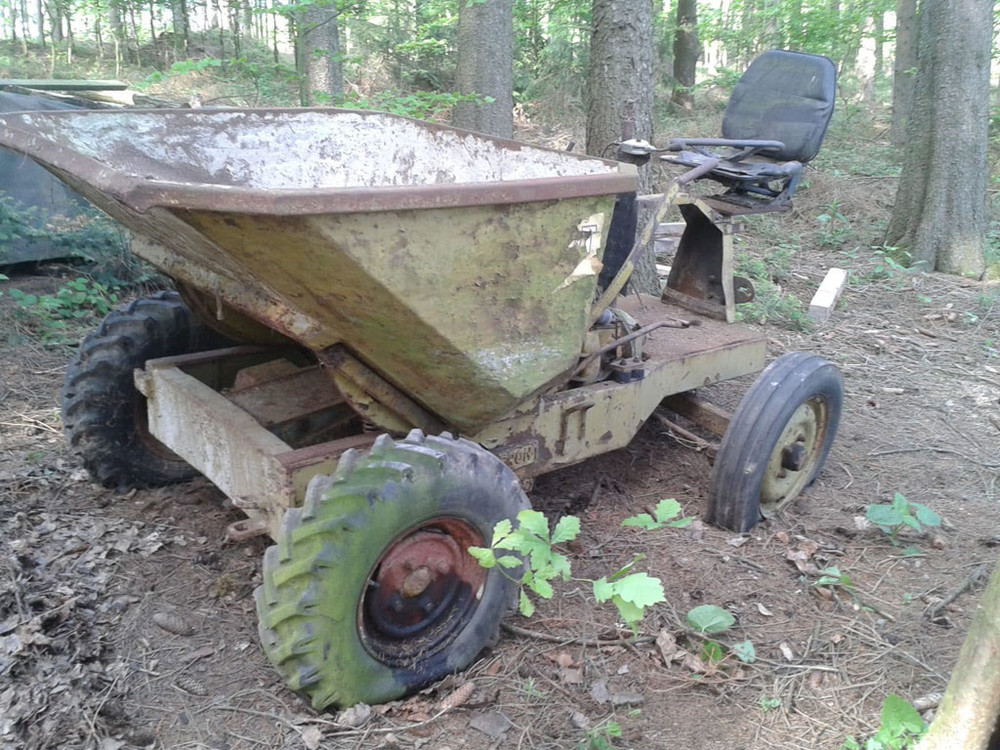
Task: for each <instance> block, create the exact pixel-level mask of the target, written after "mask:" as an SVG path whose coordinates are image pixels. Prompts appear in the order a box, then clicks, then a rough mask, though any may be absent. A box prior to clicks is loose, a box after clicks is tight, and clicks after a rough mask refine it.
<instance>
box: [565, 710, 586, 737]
mask: <svg viewBox="0 0 1000 750" xmlns="http://www.w3.org/2000/svg"><path fill="white" fill-rule="evenodd" d="M569 720H570V723H571V724H572V725H573V726H574V727H576V728H577V729H581V730H583V731H584V732H586V731H587V730H588V729H590V719H588V718H587V715H586V714H585V713H583V712H582V711H574V712H573V713H572V714H570V717H569Z"/></svg>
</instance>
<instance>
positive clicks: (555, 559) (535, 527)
mask: <svg viewBox="0 0 1000 750" xmlns="http://www.w3.org/2000/svg"><path fill="white" fill-rule="evenodd" d="M517 522H518V527H517V528H514V524H513V523H512V522H511V521H510V520H506V519H505V520H503V521H500V522H499V523H497V525H496V526H495V527H494V529H493V540H492V542H491V544H490V546H489V547H469V554H470V555H472V556H473V557H474V558H476V560H477V561H478V562H479V564H480V565H482V566H483V567H484V568H494V567H499V569H500V571H501V572H502V573H503V574H504V575H505V576H507V577H508V578H511V579H512V580H515V581H516V582H517V584H518V586H519V587H520V594H519V610H520V612H521V614H522V615H524V616H525V617H531V616H532V615H533V614H534V613H535V604H534V602H532V600H531V597H530V596H529V592H530V593H531V594H534V595H536V596H540V597H541V598H543V599H551V598H552V596H553V595H554V593H555V590H554V589H553V587H552V581H554V580H556V579H559V578H561V579H562V580H564V581H568V580H570V577H571V568H570V562H569V558H567V557H566V556H565V555H563V554H562V553H560V552H557V551H556V550H555V549H554V547H555V546H556V545H559V544H564V543H566V542H571V541H573V540H574V539H576V537H577V535H578V534H579V533H580V519H578V518H576V517H575V516H564V517H563V518H561V519H559V522H558V523H557V524H556V526H555V528H554V529H553V530H552V532H551V533H550V532H549V522H548V519H547V518H545V516H544V515H543V514H542V513H539V512H538V511H537V510H522V511H521V512H520V513H518V514H517ZM505 550H506V551H510V552H513V553H515V554H498V551H499V552H503V551H505ZM641 559H642V556H641V555H637V556H636V557H635V559H633V560H632V562H630V563H629V564H628V565H625V566H624V567H622V568H621V569H620V570H618V571H616V572H615V573H614V574H612V575H610V576H605V577H602V578H600V579H598V580H596V581H592V582H591V583H592V584H593V591H594V599H595V600H596V601H597V602H598V603H602V604H603V603H604V602H608V601H610V602H611V603H612V604H614V605H615V607H617V608H618V612H619V614H620V615H621V617H622V619H623V620H624V621H625V623H626V624H627V625H628V626H629V627H630V628H632V631H633V632H637V627H638V623H639V621H640V620H642V617H643V615H644V613H645V610H646V608H647V607H650V606H652V605H653V604H658V603H659V602H662V601H665V598H664V594H663V584H662V583H661V582H660V580H659V579H658V578H653V577H651V576H649V575H648V574H646V573H633V572H631V571H632V568H633V567H634V566H635V564H636V563H637V562H638V561H639V560H641ZM508 571H509V572H508ZM518 572H520V576H519V577H516V578H515V577H513V576H516V575H517V574H518Z"/></svg>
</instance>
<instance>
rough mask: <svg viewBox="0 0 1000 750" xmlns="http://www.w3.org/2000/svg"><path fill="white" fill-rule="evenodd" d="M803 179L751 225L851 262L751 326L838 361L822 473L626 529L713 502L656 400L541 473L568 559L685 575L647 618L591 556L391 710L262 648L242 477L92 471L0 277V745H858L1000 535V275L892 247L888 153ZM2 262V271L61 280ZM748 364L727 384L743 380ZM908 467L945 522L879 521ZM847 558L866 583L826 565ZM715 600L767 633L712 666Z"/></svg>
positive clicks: (808, 273) (22, 281)
mask: <svg viewBox="0 0 1000 750" xmlns="http://www.w3.org/2000/svg"><path fill="white" fill-rule="evenodd" d="M844 153H846V151H845V152H844ZM854 158H855V159H856V161H855V164H861V163H863V161H864V157H863V155H860V156H859V155H856V156H855V157H854ZM809 183H810V184H809V186H808V187H807V188H806V189H803V190H802V191H801V193H800V196H799V197H798V199H797V202H796V209H795V211H793V212H792V213H791V214H790V215H785V216H779V217H776V218H768V219H766V220H758V221H755V222H749V226H748V230H747V233H746V235H745V237H746V239H745V241H744V242H743V244H742V245H741V250H740V252H741V256H742V257H743V262H744V264H751V265H752V264H753V263H754V262H757V263H758V264H760V263H763V264H764V265H765V266H766V267H767V269H768V271H767V273H768V274H769V276H770V278H771V279H772V281H773V282H774V283H775V284H776V285H777V286H780V291H781V297H780V298H781V299H786V300H787V299H790V298H791V297H792V296H794V297H797V298H798V299H800V300H803V301H806V303H808V300H809V298H810V297H811V296H812V293H813V291H814V290H815V289H816V287H817V286H818V284H819V282H820V280H821V279H822V278H823V276H824V274H825V273H826V271H827V269H828V268H829V267H831V266H840V267H843V268H846V269H847V270H848V271H849V273H850V284H849V286H848V288H847V289H846V291H845V292H844V295H843V300H842V302H841V304H840V306H839V307H838V309H837V310H836V311H835V313H834V315H833V316H832V318H831V319H830V320H829V321H828V322H827V323H824V324H821V325H818V326H815V327H813V328H812V329H811V330H810V331H805V332H800V331H795V330H792V329H791V328H789V327H787V325H786V324H787V323H789V321H791V322H794V320H795V317H794V316H792V317H791V318H789V317H788V315H787V310H786V311H785V312H782V308H780V305H779V306H776V307H771V308H767V307H766V305H767V304H768V303H767V301H766V300H763V301H762V302H761V305H762V306H763V307H758V308H757V310H756V313H754V314H752V315H748V317H751V318H754V319H757V320H765V319H767V322H766V323H764V324H763V325H760V324H757V323H750V325H753V326H754V327H756V328H758V329H759V330H762V331H765V332H766V333H767V335H768V337H769V349H770V352H769V353H770V355H771V356H772V357H774V356H777V355H780V354H781V353H783V352H786V351H793V350H802V351H808V352H815V353H817V354H820V355H822V356H824V357H826V358H828V359H829V360H831V361H832V362H834V363H836V364H837V365H838V366H839V368H840V370H841V372H842V373H843V375H844V383H845V390H846V401H845V405H844V414H843V421H842V423H841V427H840V433H839V435H838V438H837V442H836V444H835V446H834V448H833V451H832V453H831V455H830V458H829V461H828V463H827V465H826V469H825V471H824V472H823V473H822V475H821V476H820V478H819V480H818V481H817V482H816V484H815V485H814V486H813V487H811V488H810V489H809V490H808V492H806V493H805V495H804V496H803V497H802V498H801V499H800V500H799V501H798V502H796V503H795V504H794V505H793V506H792V507H790V508H788V509H787V510H785V511H783V512H782V513H781V514H780V515H779V516H778V517H777V518H775V519H773V520H769V521H766V522H763V523H761V524H760V525H759V526H757V527H756V528H755V529H753V531H752V532H751V533H750V534H747V535H736V534H732V533H728V532H725V531H721V530H718V529H715V528H712V527H710V526H708V525H705V524H702V523H700V522H698V523H695V524H693V525H692V526H689V527H687V528H681V529H661V530H659V531H641V530H639V529H635V528H623V527H622V526H621V522H622V520H623V519H625V518H627V517H629V516H632V515H635V514H637V513H641V512H645V511H647V510H648V509H649V508H650V507H651V506H653V505H655V504H656V502H657V501H659V500H660V499H663V498H676V499H677V500H678V501H679V502H680V503H681V505H682V506H683V508H684V512H685V514H686V515H693V516H698V515H701V514H702V513H703V511H704V507H705V502H706V497H707V491H708V477H709V472H710V464H709V462H708V460H707V458H706V457H705V455H704V454H703V453H700V452H698V451H696V450H694V449H692V448H691V447H690V446H688V445H684V444H681V443H680V442H678V440H676V439H674V438H673V437H672V436H671V435H670V434H669V433H668V432H667V431H666V430H665V429H663V428H661V427H660V426H659V425H658V424H656V423H649V424H647V425H646V427H645V428H643V430H642V431H641V432H640V434H639V435H638V436H637V437H636V439H635V440H634V441H633V442H632V444H631V445H630V446H629V447H628V448H626V449H624V450H620V451H617V452H615V453H612V454H609V455H606V456H603V457H599V458H595V459H592V460H590V461H588V462H586V463H585V464H583V465H581V466H578V467H575V468H573V469H571V470H566V471H562V472H558V473H555V474H552V475H549V476H546V477H543V478H542V479H540V480H539V481H538V482H537V483H536V485H535V487H534V490H533V491H532V492H531V499H532V502H533V504H534V506H535V507H536V508H537V509H540V510H542V511H544V512H546V514H548V515H549V516H550V518H552V519H553V520H554V519H556V518H558V517H560V516H561V515H563V514H567V513H572V514H574V515H577V516H578V517H580V519H581V521H582V529H581V534H580V537H579V540H578V543H577V544H575V545H574V546H573V547H572V550H571V552H570V556H571V559H572V562H573V566H574V574H575V575H577V576H580V577H581V578H597V577H599V576H601V575H606V574H608V573H609V572H612V571H614V570H616V569H618V567H620V566H621V565H623V564H625V563H628V562H629V561H630V560H632V559H633V557H634V556H635V555H636V554H638V553H641V554H644V555H645V559H644V560H642V562H641V563H640V566H641V569H643V570H646V571H648V572H649V573H650V574H652V575H656V576H658V577H660V578H661V579H662V580H663V583H664V587H665V591H666V598H667V602H666V603H665V604H661V605H656V606H654V607H651V608H650V611H649V612H648V614H647V616H646V618H645V620H644V621H643V622H642V624H641V626H640V637H639V638H638V639H637V640H635V641H629V640H627V639H626V636H627V635H628V633H627V632H625V633H623V631H622V630H621V628H620V626H619V625H618V623H616V618H615V612H614V611H613V609H611V608H610V607H599V606H597V605H594V604H593V601H592V600H591V599H590V598H589V596H588V595H587V594H586V591H587V589H588V588H589V585H588V584H584V583H575V582H571V583H568V584H564V585H562V586H561V587H560V588H559V589H558V591H557V594H556V596H555V598H554V599H552V600H551V601H549V602H542V603H541V604H540V606H539V608H538V611H537V612H536V613H535V615H534V616H533V617H532V618H530V619H525V618H522V617H520V616H517V615H514V614H512V615H511V616H510V617H509V618H508V619H507V620H506V625H507V626H508V627H506V628H505V629H504V631H503V632H502V637H501V639H500V641H499V643H497V645H496V646H495V647H494V648H492V649H490V650H488V651H487V652H486V653H485V654H484V655H483V656H482V658H480V659H479V660H478V661H477V662H475V663H474V664H473V665H472V666H471V667H470V668H469V669H468V670H467V671H465V672H463V673H461V674H459V675H456V676H454V677H451V678H448V679H447V680H445V681H444V682H442V683H440V684H438V685H436V686H433V687H431V688H429V689H427V690H425V691H424V692H423V693H420V694H418V695H416V696H413V697H411V698H409V699H406V700H402V701H398V702H395V703H391V704H388V705H385V706H376V707H373V708H372V710H371V711H370V712H368V711H365V710H357V709H356V710H353V711H351V712H349V713H340V714H337V713H334V712H330V713H316V712H314V711H312V710H311V709H310V708H309V707H308V705H307V704H306V703H305V702H303V701H302V700H301V699H299V698H298V697H297V696H296V695H295V694H293V693H291V692H290V691H288V690H287V689H286V688H285V687H284V686H283V684H282V682H281V681H280V679H279V678H278V676H277V674H276V673H275V672H274V670H273V669H272V668H271V667H270V666H269V665H268V663H267V662H266V660H265V658H264V656H263V654H262V652H261V650H260V647H259V646H258V642H257V636H256V624H255V614H254V606H253V597H252V591H253V588H254V586H255V585H256V584H257V583H258V582H259V580H260V561H261V557H262V554H263V551H264V548H265V542H264V540H262V539H256V540H251V541H249V542H245V543H240V544H224V543H223V542H222V537H223V533H224V530H225V528H226V526H227V525H228V524H229V523H231V522H233V521H235V520H238V519H239V518H240V515H239V513H238V512H237V511H235V510H234V509H232V507H231V506H230V507H227V502H226V500H225V498H224V497H223V495H222V494H221V493H220V492H219V491H218V490H216V489H215V488H214V487H213V486H211V485H210V484H209V483H208V482H207V481H205V480H196V481H193V482H190V483H188V484H184V485H180V486H174V487H169V488H165V489H156V490H138V491H135V490H133V491H129V492H126V493H124V494H122V493H118V492H115V491H112V490H107V489H102V488H100V487H97V486H96V485H94V484H92V483H91V482H90V481H89V480H88V478H87V476H86V474H85V472H83V470H82V469H81V468H80V467H79V465H78V463H77V461H76V460H74V458H73V457H72V456H71V455H70V453H69V451H68V450H67V448H66V446H65V445H64V443H63V440H62V435H61V423H60V416H59V409H58V404H59V391H60V388H61V385H62V379H63V377H64V374H65V369H66V365H67V362H68V361H69V359H70V358H71V356H72V349H71V347H70V346H67V345H62V346H60V345H54V346H53V345H46V346H43V345H42V344H40V343H39V342H38V339H37V338H35V337H34V336H33V335H32V334H33V331H32V330H31V327H30V325H28V324H27V323H26V322H25V319H24V316H23V315H22V314H21V311H19V310H18V309H17V307H16V305H15V303H14V301H13V300H12V299H11V298H10V295H9V294H5V295H4V296H3V297H0V456H2V464H0V498H2V500H0V528H2V534H0V748H3V749H4V750H7V749H8V748H9V749H11V750H14V749H17V750H21V749H31V750H35V749H41V748H94V749H96V750H119V748H133V747H156V748H164V749H167V748H170V749H178V750H179V749H180V748H192V749H194V748H213V749H215V750H255V749H258V748H267V749H271V748H284V749H287V750H293V749H298V748H317V747H323V748H366V749H367V748H420V747H425V748H435V749H436V750H444V749H445V748H448V749H450V750H458V748H486V747H489V748H510V749H511V750H513V749H514V748H534V749H537V750H541V749H543V748H559V749H564V748H585V749H588V748H593V749H594V750H601V749H602V748H636V749H637V750H639V749H642V748H667V747H679V748H693V749H702V748H704V749H706V750H715V749H716V748H717V749H718V750H740V749H742V748H751V747H752V748H762V747H776V748H803V749H806V748H808V749H809V750H822V749H826V748H829V749H831V750H835V749H837V748H840V747H841V745H842V744H843V743H844V741H845V739H846V738H847V737H848V736H852V735H853V736H855V737H859V738H862V737H866V736H868V735H870V734H871V733H872V732H873V731H874V730H875V729H876V728H877V727H878V725H879V722H880V719H879V715H880V709H881V706H882V703H883V701H884V699H885V698H886V696H887V695H889V694H890V693H894V694H896V695H899V696H901V697H903V698H905V699H906V700H909V701H917V700H918V699H926V698H927V696H929V695H932V694H933V693H935V692H940V691H942V690H943V689H944V687H945V685H946V683H947V680H948V676H949V674H950V671H951V669H952V667H953V665H954V663H955V659H956V656H957V654H958V651H959V648H960V646H961V644H962V640H963V638H964V635H965V632H966V630H967V628H968V625H969V623H970V621H971V617H972V614H973V612H974V610H975V607H976V603H977V601H978V598H979V596H980V594H981V585H982V582H983V581H985V576H986V575H988V573H989V570H990V569H991V568H992V565H993V561H994V559H995V557H996V549H995V548H996V547H997V546H998V545H1000V504H998V501H1000V488H998V486H997V485H998V476H1000V401H998V398H1000V300H998V294H1000V289H998V286H997V284H996V282H992V283H990V282H974V281H968V280H963V279H960V278H955V277H947V276H942V275H937V274H926V273H921V272H914V271H906V270H903V269H901V268H899V267H898V266H897V265H895V264H894V263H891V262H887V261H886V256H885V253H884V248H883V249H882V250H879V249H878V242H877V241H876V240H874V239H873V236H874V235H875V234H876V233H877V231H878V226H879V225H880V224H881V225H884V220H885V216H886V211H887V207H888V206H889V205H890V204H891V201H892V198H893V191H894V181H893V180H892V179H891V177H887V176H885V175H879V174H871V173H864V170H861V169H853V170H851V169H846V168H845V167H843V165H842V164H839V165H838V164H837V163H836V162H835V161H833V160H828V161H826V162H822V161H820V162H818V166H817V169H816V170H813V171H812V172H811V173H810V177H809ZM822 216H826V217H827V218H826V219H822V218H820V217H822ZM8 273H10V275H12V279H11V280H10V281H6V282H0V291H8V290H9V289H11V288H14V287H17V288H20V289H22V290H26V291H35V292H46V291H48V292H51V291H53V290H54V289H55V288H56V287H58V286H59V284H60V283H62V281H61V280H60V279H59V278H56V277H53V276H52V275H49V274H41V273H39V272H38V271H37V270H29V271H27V272H25V271H24V270H23V269H22V270H21V272H20V273H14V272H8ZM74 273H75V272H74ZM772 291H773V290H772ZM3 342H6V344H5V343H3ZM751 380H752V378H747V379H744V380H743V381H737V382H732V383H726V384H722V385H719V386H716V387H713V388H710V389H706V391H705V393H704V394H703V395H706V396H707V397H709V398H711V399H712V400H715V401H716V402H718V403H720V404H721V405H722V406H725V407H728V408H734V407H735V405H736V403H737V402H738V399H739V398H740V396H741V394H742V393H743V392H744V391H745V389H746V388H747V387H748V385H749V383H750V382H751ZM894 493H902V494H903V495H904V496H905V497H906V498H907V499H908V500H910V501H913V502H918V503H922V504H924V505H926V506H928V507H929V508H931V509H933V510H934V511H935V512H936V513H938V514H940V516H941V517H942V518H943V522H942V525H941V526H940V527H939V528H935V529H931V530H930V531H929V532H928V533H924V534H916V533H908V534H904V538H903V540H902V541H903V544H901V545H899V546H894V544H893V543H892V542H891V540H890V539H889V537H888V536H887V535H886V534H884V533H882V532H881V531H880V530H879V529H878V528H863V527H864V526H865V524H864V523H862V522H860V521H859V519H860V518H863V517H864V516H865V512H866V508H867V507H868V506H869V505H870V504H874V503H887V502H890V501H891V500H892V498H893V496H894ZM907 547H912V548H915V549H909V550H907V549H906V548H907ZM907 552H908V553H907ZM832 566H834V567H836V568H838V570H839V571H840V573H841V574H842V576H845V577H846V578H845V579H842V580H841V583H842V584H843V585H831V586H825V587H819V586H817V585H816V580H817V573H818V571H819V570H820V569H824V568H828V567H832ZM848 579H849V580H848ZM848 584H849V585H848ZM700 604H714V605H718V606H721V607H725V608H726V609H727V610H728V611H729V612H730V613H731V614H733V615H734V616H735V618H736V624H735V626H734V627H733V628H731V629H730V630H729V631H728V632H726V633H724V634H722V635H721V636H720V640H721V641H722V642H723V643H727V644H731V643H734V642H736V641H744V640H748V639H749V640H750V641H752V642H753V644H754V648H755V652H756V660H755V661H753V663H741V662H736V661H735V659H733V658H732V656H730V657H727V658H726V659H725V660H724V661H723V662H721V663H720V664H716V665H714V666H713V667H709V668H708V669H707V671H706V670H705V668H704V665H703V664H700V663H699V662H697V661H696V660H691V659H688V660H684V659H683V658H680V657H676V656H674V657H671V649H672V645H671V644H672V643H674V642H676V644H678V645H679V646H680V647H682V648H685V649H687V650H688V651H692V652H694V653H697V652H698V651H699V650H700V649H701V648H702V640H701V639H699V638H697V637H696V636H694V635H693V634H692V633H691V630H690V626H689V625H688V624H687V623H686V622H685V613H686V612H687V611H688V610H690V609H691V608H692V607H694V606H697V605H700ZM165 616H166V617H165ZM154 617H155V618H156V619H157V620H158V621H159V622H161V623H162V622H168V623H169V622H170V621H171V617H173V618H180V619H181V620H183V621H184V622H185V623H187V624H188V625H190V630H189V631H188V633H189V634H187V635H178V634H174V633H172V632H169V631H168V630H165V629H163V628H162V627H160V626H158V625H157V624H156V622H154ZM665 657H666V658H665ZM693 668H694V669H693ZM695 670H700V671H695ZM468 683H471V684H472V686H473V687H472V688H462V686H463V685H465V684H468ZM470 690H471V694H470V692H469V691H470ZM456 691H457V692H456ZM926 702H929V703H933V699H930V700H929V701H926ZM617 735H620V736H617Z"/></svg>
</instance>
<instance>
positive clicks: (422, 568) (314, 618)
mask: <svg viewBox="0 0 1000 750" xmlns="http://www.w3.org/2000/svg"><path fill="white" fill-rule="evenodd" d="M527 507H528V499H527V497H526V496H525V494H524V492H523V491H522V490H521V487H520V484H519V483H518V481H517V478H516V477H515V476H514V474H513V472H511V470H510V469H508V468H507V467H506V466H505V465H504V464H503V463H502V462H501V461H500V460H499V459H498V458H496V457H495V456H493V455H491V454H490V453H487V452H486V451H484V450H483V449H482V448H480V447H479V446H477V445H476V444H474V443H471V442H469V441H467V440H456V439H454V438H452V437H451V436H449V435H441V436H439V437H425V436H424V435H423V433H421V432H420V431H419V430H413V431H412V432H410V434H409V435H408V436H407V437H406V438H405V439H404V440H399V441H393V440H392V439H390V438H389V437H388V436H386V435H383V436H381V437H379V438H378V439H377V440H376V441H375V444H374V445H373V446H372V449H371V451H370V452H369V454H368V455H362V454H359V453H357V452H356V451H348V452H347V453H345V454H344V455H343V456H342V457H341V459H340V462H339V464H338V466H337V470H336V472H335V473H334V474H333V476H332V477H317V478H315V479H313V481H312V482H311V483H310V486H309V489H308V491H307V493H306V499H305V504H304V505H303V506H302V508H293V509H291V510H289V511H288V512H287V513H286V514H285V519H284V522H283V524H282V528H281V530H280V532H279V534H278V536H277V545H276V546H274V547H270V548H269V549H268V550H267V552H266V554H265V555H264V563H263V571H262V573H263V584H262V585H261V586H260V587H258V588H257V590H256V591H255V592H254V595H255V598H256V600H257V613H258V615H259V618H260V636H261V641H262V642H263V646H264V651H265V653H266V654H267V656H268V658H269V659H270V661H271V663H272V664H274V666H275V667H276V668H277V669H278V671H279V672H280V673H281V674H282V675H283V676H284V677H285V679H286V681H287V682H288V684H289V686H290V687H291V688H292V689H293V690H298V691H301V692H303V693H305V694H306V695H307V696H308V697H309V698H310V699H311V701H312V705H313V707H315V708H317V709H322V708H325V707H327V706H330V705H337V706H350V705H353V704H355V703H359V702H365V703H382V702H385V701H388V700H392V699H394V698H398V697H400V696H401V695H403V694H404V693H406V692H408V691H410V690H413V689H416V688H418V687H421V686H423V685H426V684H428V683H430V682H434V681H435V680H438V679H440V678H442V677H444V676H445V675H448V674H451V673H453V672H456V671H458V670H460V669H463V668H465V667H466V666H467V665H468V664H469V663H470V662H472V660H473V659H475V658H476V656H477V655H478V654H479V652H480V651H481V650H482V649H483V647H484V646H486V645H487V644H488V643H489V641H490V640H491V639H492V638H493V637H494V636H495V634H496V632H497V628H498V627H499V624H500V618H501V617H502V615H503V614H504V612H505V611H506V610H507V608H508V607H509V606H510V604H511V602H512V601H513V596H514V593H515V585H514V583H513V582H512V581H511V580H510V579H508V578H506V577H504V575H503V574H502V572H501V570H500V569H499V568H494V569H490V570H486V569H485V568H482V567H480V566H479V564H478V563H477V562H476V560H475V559H474V558H473V557H472V556H471V555H470V554H469V553H468V552H467V549H468V547H470V546H472V545H475V546H488V545H489V543H490V540H491V536H492V533H493V527H494V525H495V524H496V523H497V522H498V521H500V520H503V519H507V518H513V517H515V516H516V515H517V514H518V512H520V511H521V510H524V509H525V508H527Z"/></svg>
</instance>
